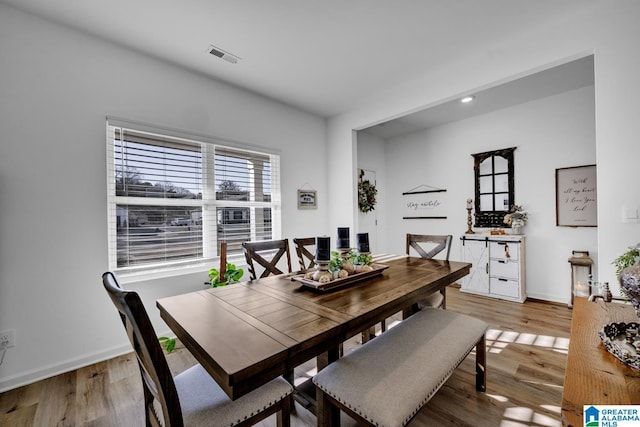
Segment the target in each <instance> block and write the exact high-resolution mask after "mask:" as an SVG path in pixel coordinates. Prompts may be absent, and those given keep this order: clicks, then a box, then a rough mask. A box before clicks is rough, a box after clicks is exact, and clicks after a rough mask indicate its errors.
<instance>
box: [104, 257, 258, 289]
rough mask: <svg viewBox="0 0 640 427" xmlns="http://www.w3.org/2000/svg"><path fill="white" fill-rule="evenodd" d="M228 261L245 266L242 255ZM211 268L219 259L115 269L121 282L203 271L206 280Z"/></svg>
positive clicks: (215, 266)
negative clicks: (145, 267)
mask: <svg viewBox="0 0 640 427" xmlns="http://www.w3.org/2000/svg"><path fill="white" fill-rule="evenodd" d="M227 262H228V263H232V264H236V265H237V266H239V267H243V268H245V267H246V266H245V260H244V257H243V256H242V255H234V256H232V257H229V258H227ZM211 268H220V260H219V259H217V258H216V259H213V260H211V261H202V262H199V263H194V264H190V265H185V266H180V267H175V266H174V267H165V268H162V267H158V268H155V269H149V270H142V271H128V270H126V269H121V270H117V269H116V270H115V273H116V274H117V276H118V281H119V282H120V283H122V284H127V283H136V282H144V281H148V280H157V279H165V278H168V277H176V276H184V275H188V274H198V273H203V277H202V280H203V282H204V281H206V280H207V277H208V275H207V273H208V271H209V270H210V269H211Z"/></svg>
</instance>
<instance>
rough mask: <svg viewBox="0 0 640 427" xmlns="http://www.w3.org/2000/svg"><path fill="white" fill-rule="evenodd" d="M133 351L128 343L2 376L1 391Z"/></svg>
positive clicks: (0, 380)
mask: <svg viewBox="0 0 640 427" xmlns="http://www.w3.org/2000/svg"><path fill="white" fill-rule="evenodd" d="M131 351H132V350H131V345H130V344H129V343H127V344H126V345H119V346H116V347H112V348H110V349H107V350H104V351H100V352H97V353H93V354H86V355H84V356H81V357H78V358H74V359H69V360H67V361H65V362H62V363H56V364H53V365H48V366H43V367H40V368H38V369H33V370H31V371H27V372H21V373H19V374H17V375H13V376H9V377H4V378H0V393H3V392H5V391H8V390H13V389H14V388H18V387H22V386H24V385H28V384H31V383H34V382H36V381H40V380H44V379H46V378H51V377H54V376H56V375H59V374H63V373H65V372H69V371H73V370H75V369H79V368H84V367H85V366H89V365H92V364H94V363H98V362H102V361H104V360H108V359H112V358H114V357H117V356H122V355H123V354H126V353H130V352H131Z"/></svg>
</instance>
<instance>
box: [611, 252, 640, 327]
mask: <svg viewBox="0 0 640 427" xmlns="http://www.w3.org/2000/svg"><path fill="white" fill-rule="evenodd" d="M612 264H613V265H614V266H615V267H616V275H617V276H618V280H619V281H620V291H621V292H622V293H623V294H624V295H625V296H626V297H627V298H629V300H630V301H631V304H632V305H633V308H635V310H636V314H637V315H638V317H640V243H638V244H637V245H636V246H631V247H629V250H627V251H626V252H625V253H623V254H622V255H620V256H619V257H617V258H616V259H614V260H613V263H612Z"/></svg>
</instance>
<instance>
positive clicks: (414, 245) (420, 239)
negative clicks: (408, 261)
mask: <svg viewBox="0 0 640 427" xmlns="http://www.w3.org/2000/svg"><path fill="white" fill-rule="evenodd" d="M452 238H453V236H452V235H451V234H448V235H431V234H409V233H407V245H406V253H407V255H409V254H410V252H411V249H413V250H414V251H415V252H417V253H418V255H420V257H422V258H427V259H430V258H434V257H438V258H440V259H444V260H446V261H449V253H450V252H451V240H452ZM439 254H440V255H439ZM438 255H439V256H438ZM444 292H445V291H444V290H442V291H441V292H434V293H433V294H431V295H429V296H428V297H427V298H425V299H424V300H422V301H420V302H419V303H418V306H419V307H421V308H422V307H429V306H430V307H435V308H440V307H441V308H446V300H445V295H444Z"/></svg>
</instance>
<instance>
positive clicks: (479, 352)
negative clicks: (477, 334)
mask: <svg viewBox="0 0 640 427" xmlns="http://www.w3.org/2000/svg"><path fill="white" fill-rule="evenodd" d="M486 371H487V340H486V336H485V335H482V338H480V341H478V343H477V344H476V390H478V391H482V392H485V391H487V375H486V374H487V372H486Z"/></svg>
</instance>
